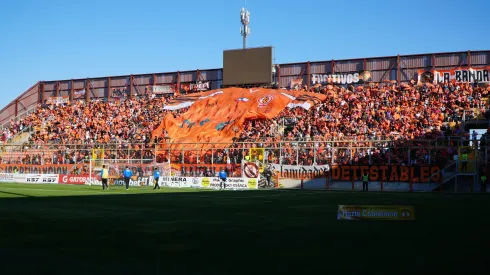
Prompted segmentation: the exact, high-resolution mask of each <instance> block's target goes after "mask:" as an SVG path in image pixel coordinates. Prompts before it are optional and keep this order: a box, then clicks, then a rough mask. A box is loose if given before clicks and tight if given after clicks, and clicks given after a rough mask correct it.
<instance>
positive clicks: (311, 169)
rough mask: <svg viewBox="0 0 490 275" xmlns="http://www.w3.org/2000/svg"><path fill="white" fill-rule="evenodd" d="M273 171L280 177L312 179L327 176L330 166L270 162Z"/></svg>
mask: <svg viewBox="0 0 490 275" xmlns="http://www.w3.org/2000/svg"><path fill="white" fill-rule="evenodd" d="M272 168H274V172H276V173H278V174H279V177H280V178H296V179H300V178H302V179H313V178H324V177H327V175H328V171H330V166H329V165H328V164H326V165H311V166H298V165H280V164H272Z"/></svg>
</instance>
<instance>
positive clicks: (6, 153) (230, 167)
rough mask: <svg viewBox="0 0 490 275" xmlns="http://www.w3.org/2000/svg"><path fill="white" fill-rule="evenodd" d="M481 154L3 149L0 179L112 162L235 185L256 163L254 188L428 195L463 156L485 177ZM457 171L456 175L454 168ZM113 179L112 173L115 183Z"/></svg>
mask: <svg viewBox="0 0 490 275" xmlns="http://www.w3.org/2000/svg"><path fill="white" fill-rule="evenodd" d="M470 144H471V146H470ZM488 149H489V146H488V143H486V142H481V141H479V140H478V141H472V140H465V139H462V138H460V137H445V138H440V139H434V140H410V141H400V140H398V141H397V140H378V139H367V140H338V139H337V140H330V141H300V140H289V141H272V140H269V141H268V140H262V141H256V142H235V143H185V144H184V143H179V144H177V143H171V142H166V143H161V144H148V143H147V144H47V145H39V144H38V145H34V144H22V145H20V144H9V145H4V146H2V152H1V153H0V157H1V163H0V172H2V173H19V174H41V175H44V174H46V175H51V174H57V175H60V177H61V178H63V176H61V175H65V176H66V175H67V176H68V177H67V178H66V180H65V181H66V182H73V181H72V180H70V178H74V177H75V176H76V175H89V174H90V168H91V167H90V162H91V161H93V162H94V163H97V161H98V162H109V161H111V160H112V161H114V160H118V162H119V163H120V164H121V165H120V166H121V167H123V166H124V165H126V164H128V165H129V166H130V167H131V168H132V169H134V170H135V171H138V174H137V175H138V176H139V177H149V176H151V171H152V169H151V168H152V167H155V166H159V167H163V166H162V164H168V167H169V169H170V170H171V171H172V175H171V177H174V179H175V177H177V178H203V177H215V176H216V175H217V173H218V172H219V171H220V170H221V169H226V170H227V171H228V174H229V176H230V177H231V178H237V179H238V178H243V177H244V174H245V172H246V171H244V166H243V165H244V163H255V164H256V166H257V167H256V170H257V171H258V172H257V171H255V172H257V173H263V171H264V168H265V167H266V166H267V165H271V166H270V167H271V168H272V169H273V170H274V174H273V175H272V176H271V177H270V179H269V180H268V181H267V182H266V177H264V176H262V177H261V178H258V177H257V178H256V179H257V183H256V185H257V186H259V187H279V188H281V187H282V188H322V189H342V190H350V189H354V190H356V189H359V188H360V186H361V185H362V182H361V176H362V175H363V173H364V172H368V173H369V174H370V185H371V189H372V190H380V191H390V190H410V191H428V190H433V189H435V188H440V187H442V184H443V183H444V182H445V180H446V176H447V175H446V174H444V173H442V172H441V170H443V169H444V168H445V167H446V166H447V165H448V164H450V163H451V162H453V161H457V160H458V159H459V160H460V159H461V156H462V155H463V154H466V155H467V156H468V162H467V165H466V170H465V171H464V172H467V173H473V175H474V176H476V178H477V179H478V178H479V175H480V174H482V173H485V172H484V171H482V167H483V168H485V166H488V154H489V150H488ZM457 165H458V167H460V168H459V169H462V163H461V162H458V164H457ZM119 170H121V169H119ZM327 170H328V171H327ZM120 172H121V171H114V172H113V175H115V178H117V175H118V174H119V173H120ZM451 176H452V175H451ZM89 178H90V176H89ZM59 182H62V181H61V180H59ZM75 182H76V181H75ZM85 182H86V180H85ZM201 182H202V179H201ZM426 183H430V184H431V187H430V188H428V187H427V185H426ZM242 184H245V183H242ZM247 184H248V182H247ZM421 184H425V185H421ZM251 185H252V186H254V184H253V183H251ZM190 187H192V186H190Z"/></svg>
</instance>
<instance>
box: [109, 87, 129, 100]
mask: <svg viewBox="0 0 490 275" xmlns="http://www.w3.org/2000/svg"><path fill="white" fill-rule="evenodd" d="M127 95H129V93H128V89H126V88H124V89H122V88H115V89H112V92H111V97H114V98H123V97H124V96H127Z"/></svg>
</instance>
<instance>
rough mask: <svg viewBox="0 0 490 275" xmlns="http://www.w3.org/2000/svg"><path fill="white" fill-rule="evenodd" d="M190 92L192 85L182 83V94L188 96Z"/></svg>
mask: <svg viewBox="0 0 490 275" xmlns="http://www.w3.org/2000/svg"><path fill="white" fill-rule="evenodd" d="M190 91H191V84H190V83H181V84H180V92H182V93H185V94H186V93H188V92H190Z"/></svg>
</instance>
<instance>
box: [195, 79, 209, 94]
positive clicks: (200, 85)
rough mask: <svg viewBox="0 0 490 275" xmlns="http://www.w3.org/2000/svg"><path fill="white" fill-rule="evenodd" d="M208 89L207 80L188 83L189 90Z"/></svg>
mask: <svg viewBox="0 0 490 275" xmlns="http://www.w3.org/2000/svg"><path fill="white" fill-rule="evenodd" d="M209 89H211V82H209V81H207V82H197V83H191V84H190V90H192V91H198V92H202V91H207V90H209Z"/></svg>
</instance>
